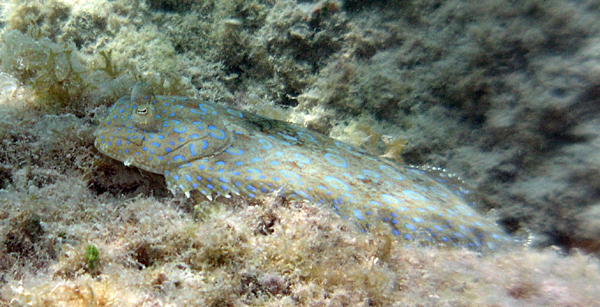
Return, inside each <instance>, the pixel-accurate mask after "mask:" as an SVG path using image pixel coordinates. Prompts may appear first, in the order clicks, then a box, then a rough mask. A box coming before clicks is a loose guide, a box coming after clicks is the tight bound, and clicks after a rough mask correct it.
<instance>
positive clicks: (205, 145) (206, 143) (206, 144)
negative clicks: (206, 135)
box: [201, 140, 208, 150]
mask: <svg viewBox="0 0 600 307" xmlns="http://www.w3.org/2000/svg"><path fill="white" fill-rule="evenodd" d="M202 142H203V143H204V146H202V148H201V149H202V150H204V149H206V148H208V141H207V140H202Z"/></svg>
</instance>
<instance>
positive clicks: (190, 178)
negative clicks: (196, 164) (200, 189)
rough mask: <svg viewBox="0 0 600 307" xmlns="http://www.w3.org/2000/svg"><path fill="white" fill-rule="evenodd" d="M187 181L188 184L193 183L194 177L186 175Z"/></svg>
mask: <svg viewBox="0 0 600 307" xmlns="http://www.w3.org/2000/svg"><path fill="white" fill-rule="evenodd" d="M185 180H187V181H188V182H191V181H192V177H190V175H187V174H186V175H185Z"/></svg>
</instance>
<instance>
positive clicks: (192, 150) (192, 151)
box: [190, 144, 196, 156]
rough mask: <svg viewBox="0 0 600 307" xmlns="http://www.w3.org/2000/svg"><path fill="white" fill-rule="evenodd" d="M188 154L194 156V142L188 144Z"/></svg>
mask: <svg viewBox="0 0 600 307" xmlns="http://www.w3.org/2000/svg"><path fill="white" fill-rule="evenodd" d="M190 154H191V155H192V156H196V151H195V150H194V144H190Z"/></svg>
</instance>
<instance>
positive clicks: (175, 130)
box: [173, 126, 187, 133]
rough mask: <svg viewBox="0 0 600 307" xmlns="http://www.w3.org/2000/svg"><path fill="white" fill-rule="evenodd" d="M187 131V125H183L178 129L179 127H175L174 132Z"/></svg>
mask: <svg viewBox="0 0 600 307" xmlns="http://www.w3.org/2000/svg"><path fill="white" fill-rule="evenodd" d="M186 131H187V128H186V127H185V126H181V128H179V129H177V128H173V132H177V133H185V132H186Z"/></svg>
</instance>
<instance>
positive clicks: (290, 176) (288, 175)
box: [279, 169, 301, 180]
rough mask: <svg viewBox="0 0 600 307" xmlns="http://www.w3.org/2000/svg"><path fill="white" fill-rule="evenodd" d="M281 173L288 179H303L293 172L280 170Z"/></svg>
mask: <svg viewBox="0 0 600 307" xmlns="http://www.w3.org/2000/svg"><path fill="white" fill-rule="evenodd" d="M279 173H281V174H282V175H283V177H286V178H292V179H298V180H300V179H301V177H300V175H298V174H296V173H294V172H292V171H289V170H286V169H282V170H279Z"/></svg>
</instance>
